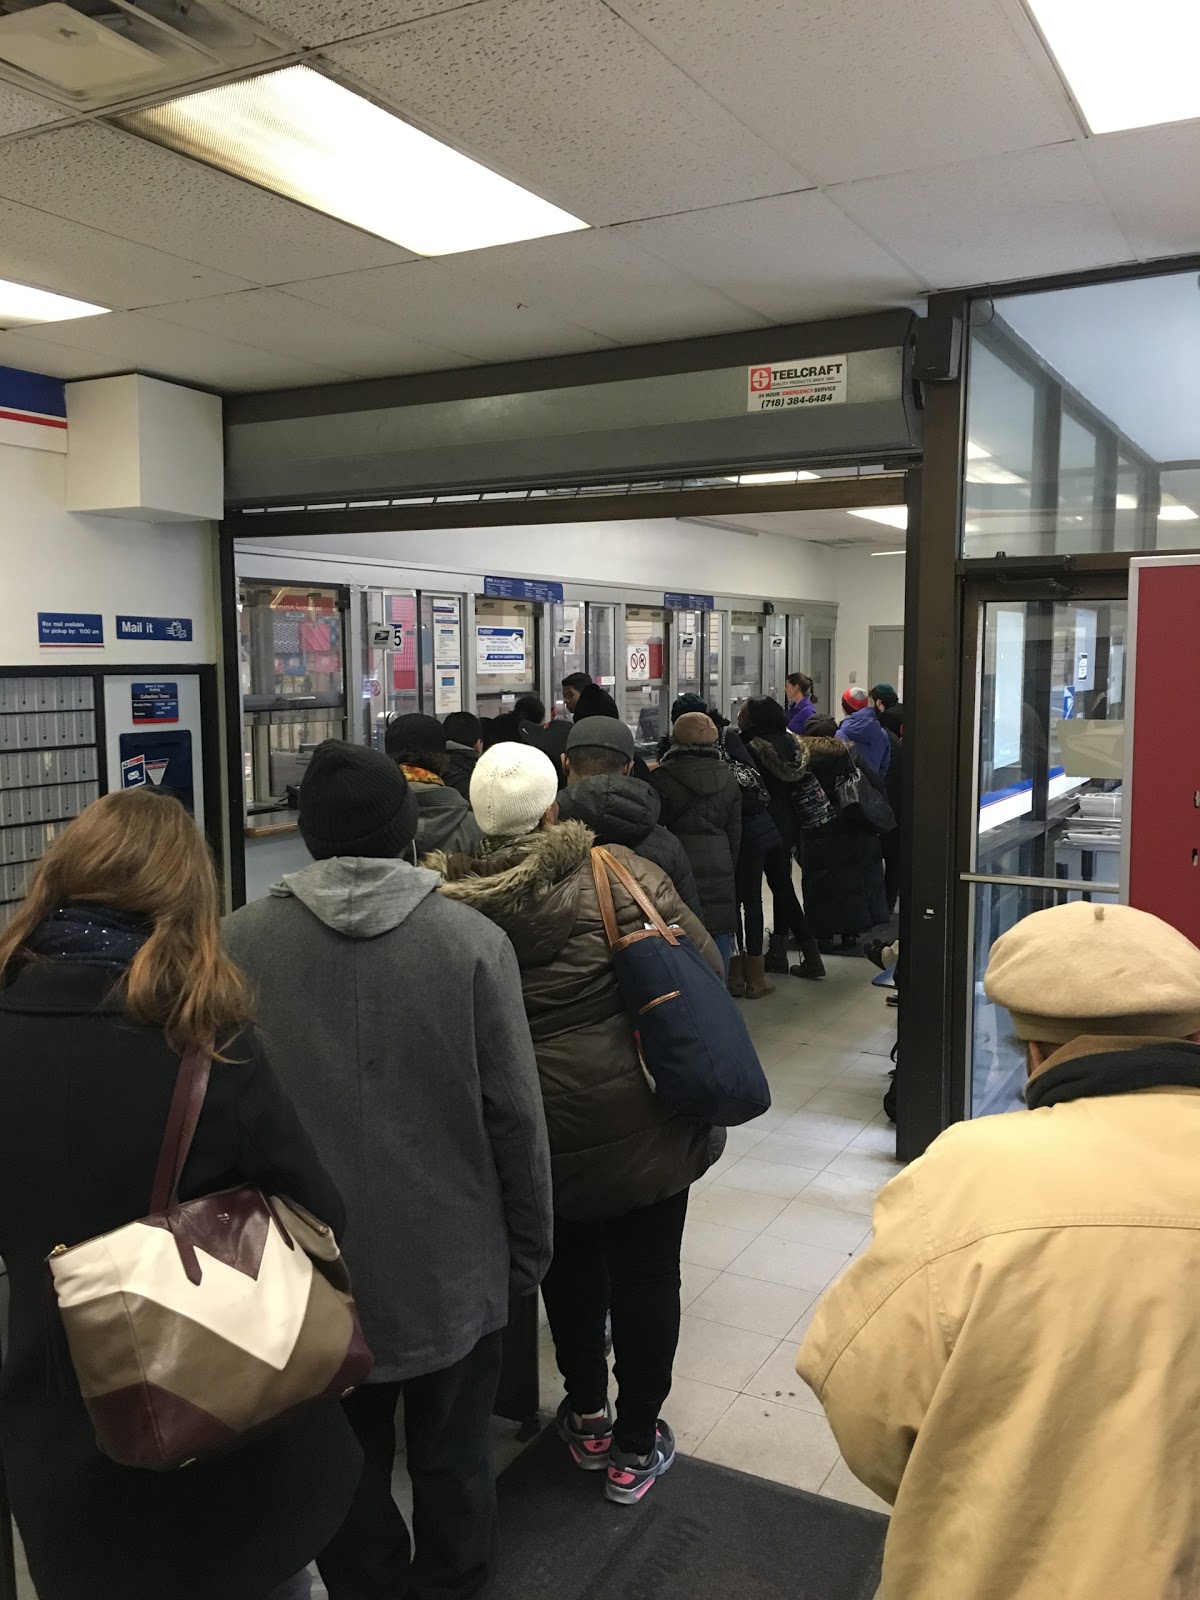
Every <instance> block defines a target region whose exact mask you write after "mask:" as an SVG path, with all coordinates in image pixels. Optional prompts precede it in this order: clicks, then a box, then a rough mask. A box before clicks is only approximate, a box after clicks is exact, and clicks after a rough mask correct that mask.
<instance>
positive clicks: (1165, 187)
mask: <svg viewBox="0 0 1200 1600" xmlns="http://www.w3.org/2000/svg"><path fill="white" fill-rule="evenodd" d="M1084 153H1085V155H1086V157H1087V161H1088V165H1089V166H1090V167H1091V169H1092V171H1093V173H1095V175H1096V181H1097V183H1098V184H1099V185H1100V188H1101V190H1102V191H1103V193H1104V197H1105V199H1106V200H1107V201H1108V202H1109V204H1110V205H1111V206H1112V208H1113V211H1114V212H1115V213H1116V216H1117V220H1118V221H1119V222H1120V223H1121V225H1122V227H1123V228H1124V230H1125V234H1126V236H1127V237H1128V239H1129V242H1130V244H1131V245H1132V246H1133V248H1134V250H1135V251H1136V252H1137V254H1138V255H1139V256H1140V257H1141V258H1142V259H1143V260H1146V261H1152V260H1153V259H1154V258H1155V257H1156V256H1169V255H1175V254H1179V253H1182V252H1190V251H1196V250H1200V182H1197V174H1200V123H1196V122H1187V123H1182V124H1176V125H1174V126H1172V127H1164V128H1139V129H1136V130H1135V131H1133V132H1130V133H1106V134H1105V135H1104V136H1103V138H1100V139H1089V140H1088V142H1087V144H1086V145H1085V146H1084Z"/></svg>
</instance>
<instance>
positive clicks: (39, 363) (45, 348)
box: [0, 323, 128, 378]
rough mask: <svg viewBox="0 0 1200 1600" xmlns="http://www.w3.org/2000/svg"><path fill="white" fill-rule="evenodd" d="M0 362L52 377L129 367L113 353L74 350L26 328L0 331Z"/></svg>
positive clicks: (84, 375) (98, 374) (91, 374)
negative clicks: (5, 331)
mask: <svg viewBox="0 0 1200 1600" xmlns="http://www.w3.org/2000/svg"><path fill="white" fill-rule="evenodd" d="M54 326H55V327H60V326H61V324H60V323H55V324H54ZM0 366H5V367H20V368H22V369H23V370H24V371H25V372H44V373H46V374H47V375H48V376H49V377H51V378H102V377H105V376H106V375H107V374H108V373H110V372H121V371H127V370H128V368H123V367H122V365H121V363H120V362H119V361H114V360H113V358H112V356H108V355H101V354H99V353H97V352H96V351H94V350H72V349H71V348H70V347H69V346H67V345H65V344H55V343H54V341H53V340H52V339H47V338H45V337H43V335H42V334H41V333H40V332H38V331H34V330H32V329H26V328H22V329H19V330H17V331H16V332H13V333H2V332H0Z"/></svg>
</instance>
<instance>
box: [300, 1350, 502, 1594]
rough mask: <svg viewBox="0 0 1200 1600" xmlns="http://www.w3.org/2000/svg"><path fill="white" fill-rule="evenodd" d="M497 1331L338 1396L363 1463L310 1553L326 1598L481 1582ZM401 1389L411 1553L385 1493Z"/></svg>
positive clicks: (489, 1512)
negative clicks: (406, 1374)
mask: <svg viewBox="0 0 1200 1600" xmlns="http://www.w3.org/2000/svg"><path fill="white" fill-rule="evenodd" d="M502 1339H503V1335H502V1334H501V1333H490V1334H488V1336H487V1337H486V1338H485V1339H481V1340H480V1341H479V1343H478V1344H477V1345H476V1346H475V1348H474V1350H472V1351H471V1353H470V1355H468V1356H465V1357H464V1358H463V1359H462V1360H461V1361H459V1362H457V1363H456V1364H455V1365H454V1366H453V1367H447V1368H446V1369H445V1370H444V1371H443V1372H432V1373H429V1374H428V1375H426V1376H422V1377H420V1378H410V1379H408V1381H407V1382H406V1383H372V1384H367V1385H366V1387H365V1388H362V1389H358V1390H356V1392H355V1393H354V1394H352V1395H350V1397H349V1398H348V1399H347V1400H346V1401H345V1408H346V1415H347V1416H348V1417H349V1419H350V1422H351V1424H352V1426H353V1428H354V1431H355V1433H356V1434H357V1435H358V1439H359V1443H360V1444H361V1445H362V1448H363V1454H364V1456H365V1462H364V1465H363V1475H362V1478H361V1479H360V1481H359V1486H358V1493H357V1494H356V1495H355V1498H354V1503H353V1505H352V1506H351V1507H350V1514H349V1516H348V1517H347V1518H346V1520H345V1522H344V1523H343V1524H342V1526H341V1528H340V1530H339V1531H338V1533H337V1534H336V1536H335V1537H334V1539H333V1542H332V1543H331V1544H330V1545H329V1547H328V1548H327V1549H326V1550H325V1551H324V1552H323V1554H322V1555H321V1557H320V1559H319V1560H318V1562H317V1567H318V1570H319V1571H320V1574H321V1576H322V1578H324V1580H325V1586H326V1588H327V1589H328V1590H329V1600H460V1597H462V1600H465V1597H466V1596H468V1595H478V1594H483V1593H484V1592H485V1591H486V1589H487V1585H488V1582H489V1579H490V1577H491V1573H492V1568H493V1566H494V1565H495V1560H496V1544H497V1530H496V1486H495V1480H494V1478H493V1475H492V1458H491V1443H490V1439H489V1435H488V1424H489V1419H490V1418H491V1414H492V1406H493V1404H494V1403H495V1399H496V1386H497V1384H498V1383H499V1381H500V1355H501V1342H502ZM401 1394H403V1396H404V1438H405V1444H406V1448H407V1452H408V1472H409V1476H410V1478H411V1479H412V1486H413V1536H414V1538H415V1540H416V1546H417V1549H416V1555H415V1557H414V1556H413V1554H412V1545H411V1543H410V1540H409V1536H408V1529H407V1527H406V1526H405V1523H404V1518H403V1517H402V1516H401V1514H400V1510H399V1508H398V1506H397V1505H396V1502H395V1501H394V1500H393V1499H392V1467H393V1463H394V1460H395V1456H396V1404H397V1401H398V1400H399V1399H400V1396H401Z"/></svg>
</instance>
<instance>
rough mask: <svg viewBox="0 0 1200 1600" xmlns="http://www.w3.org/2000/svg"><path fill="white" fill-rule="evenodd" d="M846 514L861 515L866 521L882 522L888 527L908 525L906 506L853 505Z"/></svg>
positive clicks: (905, 526) (904, 526)
mask: <svg viewBox="0 0 1200 1600" xmlns="http://www.w3.org/2000/svg"><path fill="white" fill-rule="evenodd" d="M848 515H849V516H852V517H862V518H863V519H864V520H865V521H867V522H882V523H884V524H885V525H886V526H887V527H889V528H907V527H908V507H907V506H855V507H854V509H853V510H852V511H849V512H848Z"/></svg>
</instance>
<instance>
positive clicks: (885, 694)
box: [871, 683, 899, 700]
mask: <svg viewBox="0 0 1200 1600" xmlns="http://www.w3.org/2000/svg"><path fill="white" fill-rule="evenodd" d="M871 699H872V700H898V699H899V696H898V695H897V693H896V691H895V689H893V688H892V686H891V684H890V683H877V684H876V685H875V687H874V688H873V689H872V690H871Z"/></svg>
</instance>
